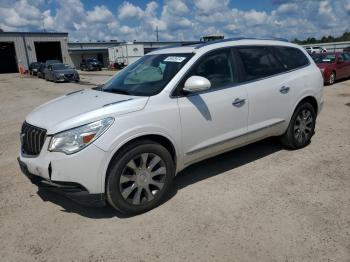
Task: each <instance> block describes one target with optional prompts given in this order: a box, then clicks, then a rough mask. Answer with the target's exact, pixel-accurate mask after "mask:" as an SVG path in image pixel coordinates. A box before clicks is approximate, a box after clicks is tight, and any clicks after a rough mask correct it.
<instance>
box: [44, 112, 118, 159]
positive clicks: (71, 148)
mask: <svg viewBox="0 0 350 262" xmlns="http://www.w3.org/2000/svg"><path fill="white" fill-rule="evenodd" d="M113 122H114V119H113V118H112V117H108V118H105V119H102V120H99V121H96V122H93V123H90V124H87V125H83V126H80V127H76V128H73V129H70V130H67V131H63V132H61V133H58V134H56V135H54V136H53V137H52V138H51V141H50V145H49V151H52V152H62V153H65V154H67V155H69V154H74V153H76V152H78V151H80V150H82V149H83V148H85V147H87V146H88V145H89V144H91V143H92V142H93V141H95V140H96V139H97V138H98V137H99V136H101V135H102V134H103V133H104V132H105V131H106V130H107V129H108V128H109V127H110V126H111V125H112V124H113Z"/></svg>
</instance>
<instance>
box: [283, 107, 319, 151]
mask: <svg viewBox="0 0 350 262" xmlns="http://www.w3.org/2000/svg"><path fill="white" fill-rule="evenodd" d="M315 125H316V113H315V109H314V108H313V106H312V105H311V104H310V103H307V102H305V103H303V104H300V105H299V106H298V107H297V109H296V110H295V111H294V114H293V116H292V119H291V121H290V123H289V126H288V129H287V131H286V133H285V134H284V135H283V136H282V137H281V142H282V144H284V145H285V146H287V147H289V148H292V149H299V148H303V147H305V146H307V145H308V144H310V142H311V137H312V136H313V135H314V133H315Z"/></svg>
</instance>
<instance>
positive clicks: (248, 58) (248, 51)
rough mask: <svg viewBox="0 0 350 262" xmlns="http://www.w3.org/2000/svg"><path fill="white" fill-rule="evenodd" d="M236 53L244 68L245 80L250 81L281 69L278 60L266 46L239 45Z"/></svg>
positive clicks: (277, 72)
mask: <svg viewBox="0 0 350 262" xmlns="http://www.w3.org/2000/svg"><path fill="white" fill-rule="evenodd" d="M238 53H239V56H240V58H241V61H242V63H243V66H244V69H245V80H246V81H252V80H256V79H260V78H264V77H268V76H272V75H275V74H279V73H281V72H282V71H283V68H282V66H281V64H280V63H279V61H278V60H277V59H276V58H275V57H274V55H273V54H272V53H271V52H270V50H269V49H268V48H266V47H260V46H257V47H240V48H238Z"/></svg>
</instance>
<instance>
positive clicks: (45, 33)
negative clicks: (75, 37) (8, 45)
mask: <svg viewBox="0 0 350 262" xmlns="http://www.w3.org/2000/svg"><path fill="white" fill-rule="evenodd" d="M1 35H62V36H68V33H67V32H0V36H1Z"/></svg>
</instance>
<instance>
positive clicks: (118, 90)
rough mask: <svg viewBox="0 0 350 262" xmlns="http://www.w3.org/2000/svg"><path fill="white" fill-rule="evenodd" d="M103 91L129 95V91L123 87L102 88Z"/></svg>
mask: <svg viewBox="0 0 350 262" xmlns="http://www.w3.org/2000/svg"><path fill="white" fill-rule="evenodd" d="M103 92H108V93H113V94H122V95H129V96H130V95H131V94H130V92H129V91H126V90H123V89H111V90H108V89H107V90H103Z"/></svg>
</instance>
